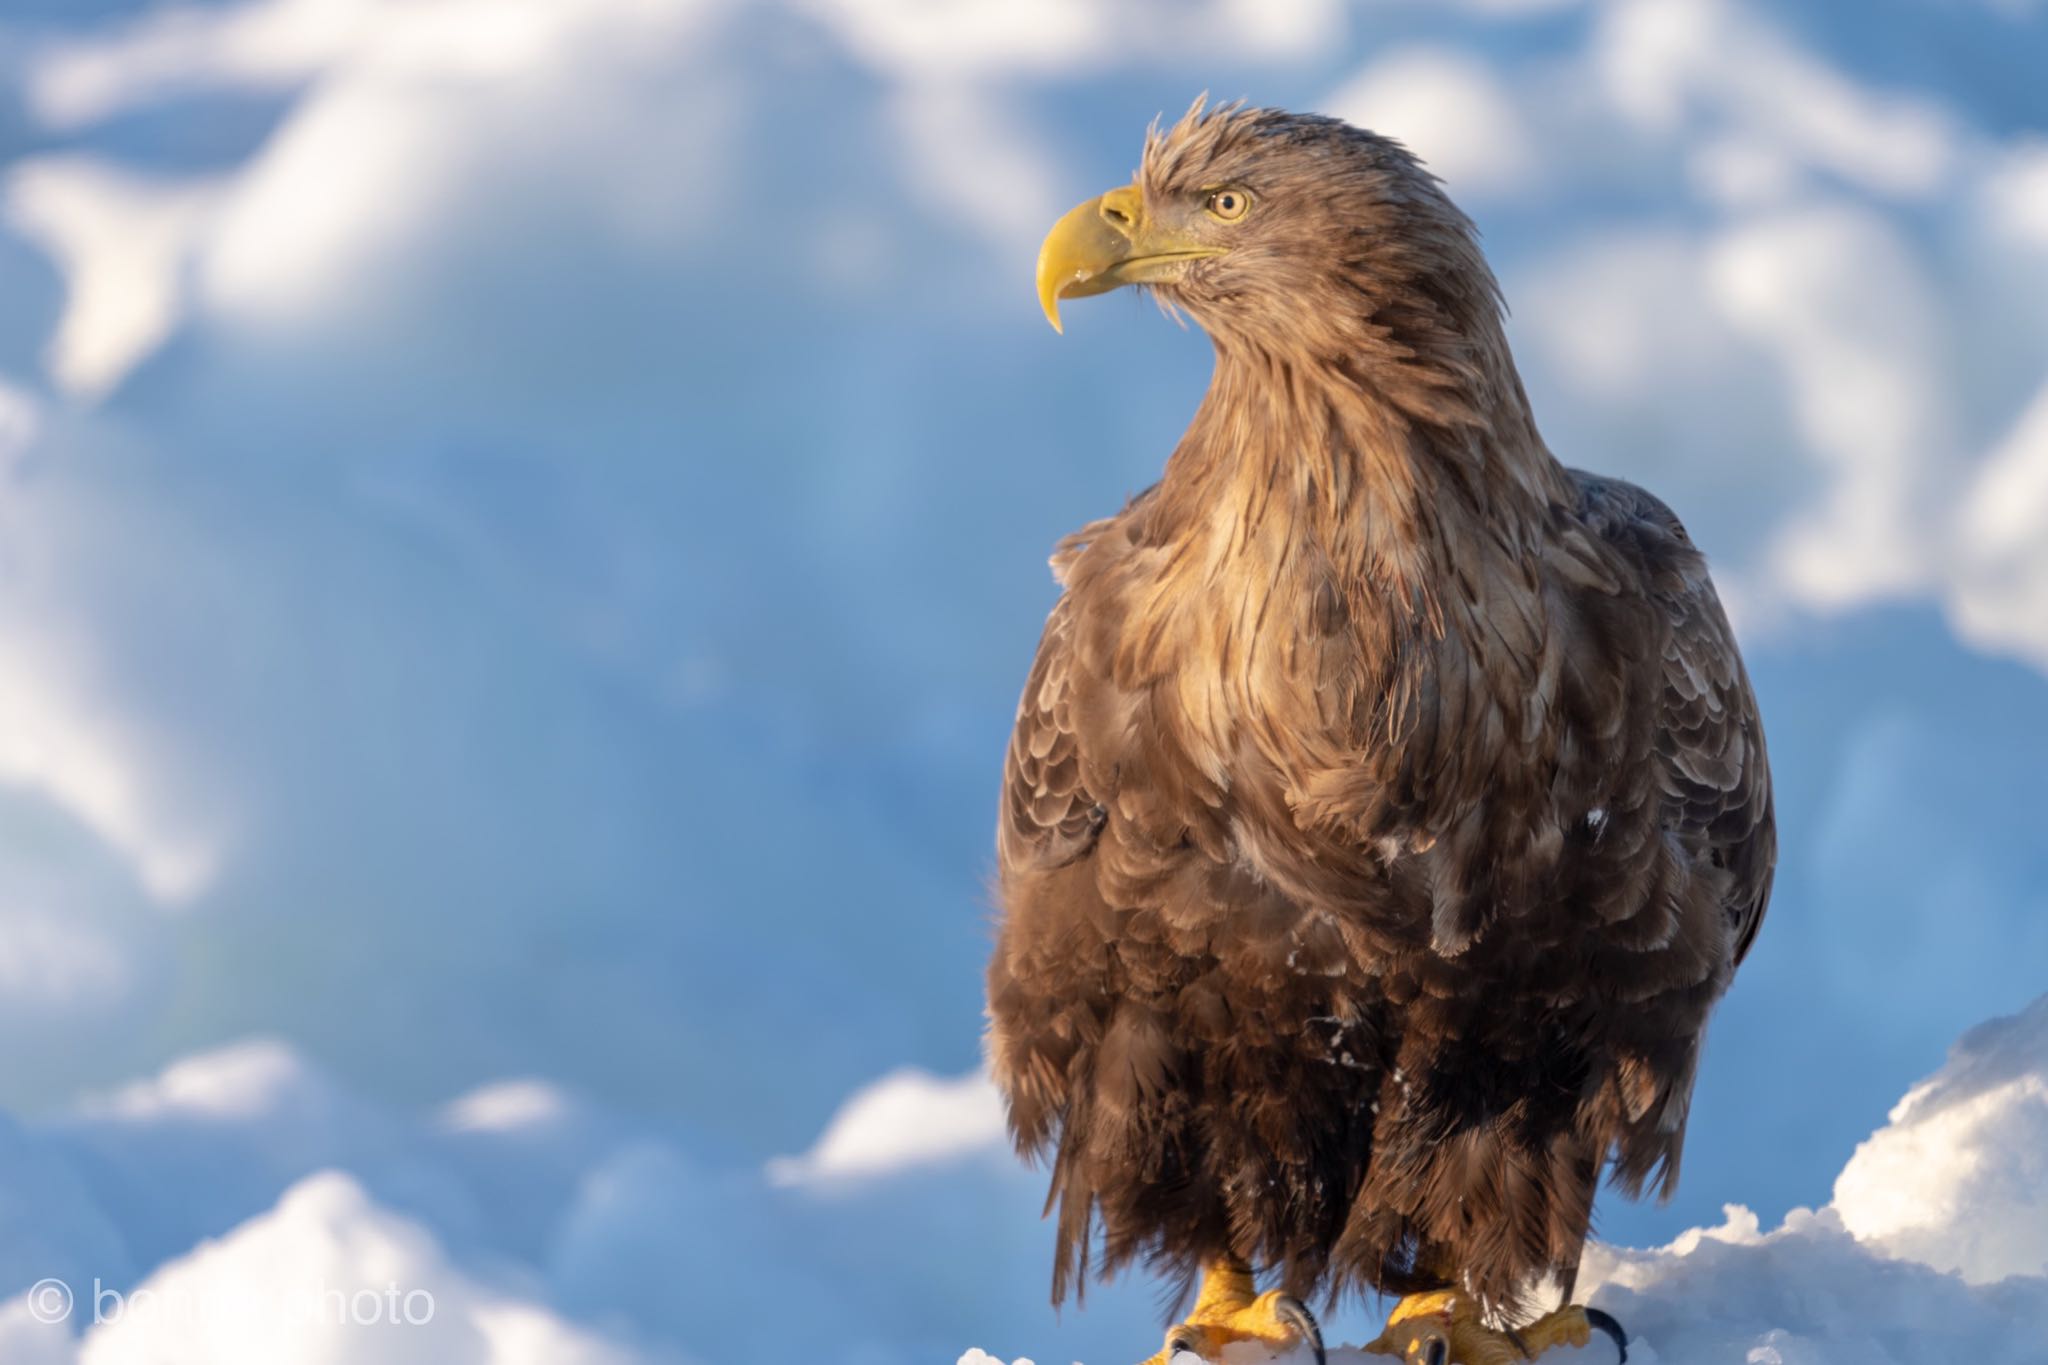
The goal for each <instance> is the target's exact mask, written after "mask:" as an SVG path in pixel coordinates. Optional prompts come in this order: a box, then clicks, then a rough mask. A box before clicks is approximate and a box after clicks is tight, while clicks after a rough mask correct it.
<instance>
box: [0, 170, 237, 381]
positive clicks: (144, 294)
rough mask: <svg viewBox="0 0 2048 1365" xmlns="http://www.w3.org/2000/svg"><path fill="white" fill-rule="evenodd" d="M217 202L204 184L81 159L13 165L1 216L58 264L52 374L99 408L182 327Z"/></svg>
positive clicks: (214, 192) (1, 201)
mask: <svg viewBox="0 0 2048 1365" xmlns="http://www.w3.org/2000/svg"><path fill="white" fill-rule="evenodd" d="M218 196H219V188H218V186H216V185H214V184H212V183H211V182H208V181H204V180H198V181H193V180H185V181H179V180H161V179H156V178H153V177H146V176H140V175H136V174H133V173H131V172H128V171H124V170H121V169H120V168H118V167H116V166H113V165H111V164H109V163H106V162H103V161H99V160H95V159H91V158H86V157H77V156H56V157H48V158H43V159H40V160H34V161H27V162H21V163H17V164H16V165H15V166H14V168H13V169H12V170H11V171H10V172H9V173H8V175H7V179H6V183H5V187H4V195H0V215H4V217H5V219H6V221H7V222H8V223H9V224H11V225H12V226H14V227H15V228H17V229H18V230H20V231H21V232H22V233H23V234H24V235H25V236H27V237H28V238H30V239H31V240H32V241H34V242H36V243H37V244H38V245H40V246H41V247H43V249H44V250H46V251H48V252H49V253H50V254H51V255H52V256H53V257H55V258H56V260H57V262H58V264H59V265H60V266H61V268H62V269H63V272H64V284H65V295H66V297H65V304H64V315H63V318H62V320H61V321H60V322H59V323H58V326H57V334H56V336H55V337H54V338H53V339H52V340H51V343H50V346H49V350H48V362H49V366H50V373H51V375H52V376H53V377H54V378H55V379H56V381H57V383H58V384H59V385H61V386H62V387H63V388H65V389H67V390H68V391H70V392H71V393H73V394H76V395H79V396H81V397H86V398H96V397H98V396H100V395H101V394H104V393H106V392H107V391H108V390H110V389H112V388H113V387H114V386H115V385H116V384H118V383H119V382H120V381H121V378H122V377H123V376H124V375H126V374H127V373H128V371H129V370H130V369H131V368H133V366H134V365H135V364H136V363H137V362H138V361H140V360H142V359H144V358H145V357H146V356H148V355H149V353H150V352H152V351H154V350H155V349H156V348H157V346H158V345H160V344H161V343H162V342H163V340H164V338H166V337H167V336H169V335H170V333H171V330H172V328H173V327H175V326H176V325H177V323H178V321H179V318H180V315H181V312H182V295H183V292H184V273H185V268H186V264H187V259H188V257H189V254H190V252H191V250H192V247H193V244H194V243H195V242H196V241H197V240H198V238H199V236H200V234H201V233H202V232H203V231H204V230H205V227H206V224H207V221H208V218H209V216H210V215H211V213H212V211H213V207H214V204H215V202H216V200H217V198H218Z"/></svg>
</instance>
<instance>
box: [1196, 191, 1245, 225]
mask: <svg viewBox="0 0 2048 1365" xmlns="http://www.w3.org/2000/svg"><path fill="white" fill-rule="evenodd" d="M1251 206H1252V197H1251V196H1250V195H1249V194H1246V193H1245V192H1244V191H1243V190H1240V189H1230V188H1226V189H1220V190H1210V191H1209V200H1208V202H1207V203H1206V204H1205V205H1203V207H1205V208H1207V209H1208V210H1209V216H1210V217H1212V218H1216V219H1219V220H1221V221H1222V222H1225V223H1234V222H1236V221H1237V220H1238V219H1240V218H1242V217H1244V216H1245V213H1246V212H1247V211H1249V210H1250V208H1251Z"/></svg>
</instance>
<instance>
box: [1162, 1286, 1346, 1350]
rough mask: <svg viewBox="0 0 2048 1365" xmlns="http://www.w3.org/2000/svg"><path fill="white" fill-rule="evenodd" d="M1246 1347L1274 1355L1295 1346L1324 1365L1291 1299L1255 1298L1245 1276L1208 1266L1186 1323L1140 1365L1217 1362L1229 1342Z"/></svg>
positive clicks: (1274, 1294)
mask: <svg viewBox="0 0 2048 1365" xmlns="http://www.w3.org/2000/svg"><path fill="white" fill-rule="evenodd" d="M1237 1341H1250V1342H1257V1343H1259V1344H1261V1345H1264V1346H1267V1347H1269V1348H1270V1349H1271V1350H1272V1351H1273V1352H1274V1353H1275V1354H1279V1353H1282V1352H1285V1351H1287V1350H1289V1349H1291V1348H1293V1347H1295V1346H1297V1345H1300V1346H1306V1347H1308V1349H1309V1351H1310V1352H1311V1353H1312V1354H1313V1355H1314V1356H1315V1360H1316V1365H1324V1357H1323V1334H1322V1332H1321V1331H1320V1330H1319V1329H1318V1328H1317V1327H1316V1320H1315V1315H1314V1314H1312V1313H1310V1312H1309V1311H1308V1309H1307V1308H1306V1307H1304V1306H1303V1304H1302V1302H1301V1300H1300V1299H1297V1298H1295V1297H1294V1296H1293V1295H1292V1294H1283V1293H1281V1292H1280V1291H1279V1290H1277V1289H1272V1290H1268V1291H1267V1292H1265V1293H1263V1294H1260V1293H1258V1292H1257V1291H1256V1290H1255V1289H1254V1288H1253V1285H1252V1276H1251V1271H1249V1270H1247V1269H1245V1268H1244V1267H1243V1266H1240V1265H1231V1264H1218V1265H1212V1266H1210V1267H1209V1268H1208V1269H1207V1270H1205V1271H1203V1272H1202V1290H1201V1293H1199V1294H1197V1295H1196V1296H1195V1308H1194V1311H1193V1312H1192V1313H1189V1314H1188V1318H1187V1321H1186V1322H1183V1323H1180V1324H1178V1325H1177V1326H1175V1327H1173V1328H1171V1329H1169V1330H1168V1331H1167V1333H1166V1344H1165V1345H1164V1346H1162V1347H1160V1348H1159V1352H1158V1354H1156V1355H1154V1356H1152V1357H1151V1359H1149V1360H1147V1361H1146V1362H1145V1365H1192V1361H1191V1360H1190V1357H1192V1358H1193V1361H1210V1362H1216V1361H1221V1360H1222V1359H1223V1348H1224V1347H1226V1346H1228V1345H1230V1344H1231V1343H1232V1342H1237Z"/></svg>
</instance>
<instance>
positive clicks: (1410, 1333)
mask: <svg viewBox="0 0 2048 1365" xmlns="http://www.w3.org/2000/svg"><path fill="white" fill-rule="evenodd" d="M1595 1326H1598V1327H1599V1328H1600V1329H1601V1330H1602V1331H1604V1332H1606V1333H1607V1334H1608V1335H1609V1336H1611V1337H1613V1338H1614V1344H1615V1346H1616V1347H1617V1348H1619V1349H1620V1351H1621V1359H1622V1360H1624V1361H1625V1360H1627V1359H1628V1345H1627V1341H1626V1339H1625V1338H1624V1337H1623V1336H1622V1333H1621V1327H1620V1325H1619V1324H1617V1323H1616V1322H1615V1321H1614V1319H1613V1318H1610V1317H1608V1316H1607V1315H1606V1314H1605V1313H1602V1312H1600V1310H1598V1309H1597V1308H1596V1309H1592V1310H1590V1314H1589V1310H1587V1309H1585V1308H1581V1307H1579V1306H1577V1305H1575V1304H1573V1305H1567V1306H1566V1307H1563V1308H1559V1309H1556V1310H1555V1311H1553V1312H1549V1313H1546V1314H1544V1315H1543V1316H1542V1317H1540V1318H1538V1319H1536V1321H1534V1322H1532V1323H1530V1324H1529V1325H1528V1326H1526V1327H1522V1328H1519V1329H1515V1330H1502V1329H1499V1328H1494V1327H1489V1326H1488V1325H1487V1324H1486V1315H1485V1313H1484V1312H1483V1311H1481V1309H1480V1307H1479V1305H1478V1304H1477V1303H1476V1302H1475V1301H1473V1300H1472V1299H1470V1298H1467V1297H1466V1296H1465V1295H1463V1294H1460V1293H1458V1292H1457V1291H1456V1290H1450V1289H1439V1290H1435V1291H1432V1292H1431V1293H1427V1294H1410V1295H1409V1296H1408V1297H1407V1298H1405V1299H1402V1300H1401V1302H1399V1303H1397V1304H1395V1305H1394V1311H1393V1312H1392V1313H1391V1314H1389V1315H1388V1317H1387V1330H1386V1331H1384V1332H1382V1333H1380V1335H1379V1337H1378V1338H1377V1339H1376V1340H1374V1341H1372V1342H1371V1343H1369V1344H1368V1345H1367V1346H1366V1348H1365V1349H1366V1350H1368V1351H1372V1352H1376V1353H1378V1354H1380V1355H1390V1356H1399V1357H1400V1358H1401V1359H1402V1361H1403V1362H1405V1365H1520V1362H1524V1361H1529V1360H1534V1359H1535V1358H1536V1357H1538V1356H1540V1355H1542V1354H1543V1353H1544V1352H1545V1351H1548V1350H1550V1349H1551V1348H1552V1347H1555V1346H1584V1345H1585V1344H1586V1343H1587V1342H1588V1341H1590V1340H1591V1339H1592V1336H1593V1328H1594V1327H1595Z"/></svg>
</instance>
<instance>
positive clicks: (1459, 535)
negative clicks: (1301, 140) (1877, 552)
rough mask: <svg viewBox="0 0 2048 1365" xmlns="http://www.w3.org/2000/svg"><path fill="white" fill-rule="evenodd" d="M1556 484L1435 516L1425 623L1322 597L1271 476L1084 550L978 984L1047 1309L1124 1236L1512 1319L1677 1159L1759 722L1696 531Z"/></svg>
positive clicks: (1737, 896) (1077, 546)
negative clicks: (1496, 510)
mask: <svg viewBox="0 0 2048 1365" xmlns="http://www.w3.org/2000/svg"><path fill="white" fill-rule="evenodd" d="M1546 458H1547V457H1546ZM1557 486H1558V487H1559V488H1560V489H1561V490H1563V491H1562V492H1561V493H1560V494H1559V495H1557V496H1556V497H1554V498H1553V499H1552V500H1551V501H1550V504H1549V506H1548V508H1547V510H1546V512H1545V513H1544V514H1543V515H1540V516H1536V517H1533V518H1531V519H1529V520H1528V522H1527V524H1525V525H1521V526H1518V527H1517V528H1516V529H1515V530H1514V532H1513V533H1512V534H1503V533H1501V531H1500V530H1499V529H1498V527H1495V526H1483V527H1482V524H1481V523H1478V522H1474V523H1472V525H1473V526H1474V527H1475V528H1476V529H1471V530H1464V529H1461V525H1462V523H1460V522H1459V521H1458V519H1456V518H1454V517H1447V518H1446V519H1445V523H1444V525H1442V526H1440V527H1437V528H1434V530H1435V531H1436V532H1437V541H1438V542H1439V558H1438V560H1436V561H1433V562H1432V564H1431V565H1430V566H1428V567H1429V568H1430V569H1431V573H1430V576H1429V581H1428V586H1429V591H1428V593H1427V595H1426V598H1404V599H1401V600H1388V599H1389V587H1388V585H1387V584H1386V583H1379V582H1372V581H1363V582H1360V581H1340V580H1339V579H1338V578H1337V577H1336V576H1335V575H1334V574H1333V571H1332V562H1333V555H1332V554H1330V553H1325V551H1326V550H1327V549H1328V548H1329V547H1328V546H1326V545H1325V544H1324V543H1322V541H1320V540H1319V539H1318V538H1317V537H1316V536H1314V535H1311V534H1307V533H1306V532H1305V530H1304V527H1303V525H1302V524H1301V523H1300V521H1299V520H1297V519H1292V518H1290V517H1288V516H1285V515H1280V514H1277V513H1273V512H1271V511H1270V509H1269V508H1268V501H1270V500H1267V501H1262V500H1261V499H1260V498H1259V497H1258V496H1256V490H1253V492H1252V493H1249V494H1247V495H1245V496H1224V495H1223V492H1222V490H1218V489H1214V488H1211V489H1190V490H1185V495H1184V496H1182V495H1177V490H1175V489H1173V488H1169V487H1165V486H1162V488H1160V489H1155V490H1153V491H1152V492H1150V493H1148V494H1146V495H1143V496H1141V497H1140V498H1139V499H1137V500H1135V501H1134V502H1133V503H1132V504H1131V505H1130V506H1129V507H1127V508H1126V509H1125V510H1124V512H1123V513H1122V514H1120V515H1119V516H1117V517H1113V518H1109V519H1107V520H1105V521H1102V522H1098V523H1095V524H1094V525H1092V526H1090V527H1088V528H1085V529H1084V531H1082V532H1080V533H1077V535H1076V536H1075V537H1071V538H1070V539H1069V541H1068V542H1066V543H1064V544H1063V546H1062V549H1061V553H1060V555H1059V556H1058V557H1056V560H1055V566H1056V569H1057V570H1058V571H1059V573H1060V575H1061V578H1062V581H1063V582H1064V583H1065V585H1066V592H1065V594H1064V596H1063V597H1062V598H1061V599H1060V601H1059V602H1058V604H1057V605H1056V606H1055V608H1054V609H1053V612H1052V614H1051V616H1050V618H1049V620H1048V622H1047V625H1046V629H1045V633H1044V636H1043V638H1042V640H1041V643H1040V646H1039V651H1038V655H1037V657H1036V659H1035V660H1034V663H1033V666H1032V670H1031V674H1030V676H1029V679H1028V680H1027V683H1026V687H1025V691H1024V696H1023V698H1022V701H1021V703H1020V706H1019V710H1018V721H1017V727H1016V731H1015V734H1014V737H1013V740H1012V743H1011V748H1010V753H1009V761H1008V764H1007V771H1006V779H1005V791H1004V797H1003V809H1002V812H1001V817H1000V821H999V829H998V859H999V878H998V882H999V885H998V890H999V895H1000V899H1001V905H1002V910H1003V919H1002V923H1001V929H1000V939H999V943H998V945H997V950H996V953H995V955H994V957H993V960H992V962H991V964H990V968H989V1011H990V1020H991V1028H990V1053H991V1060H992V1065H993V1067H994V1070H995V1073H996V1076H997V1079H998V1081H999V1083H1000V1084H1001V1086H1002V1088H1003V1090H1004V1092H1005V1094H1006V1096H1007V1098H1008V1101H1009V1105H1010V1119H1011V1124H1012V1128H1013V1131H1014V1134H1015V1136H1016V1139H1017V1142H1018V1144H1019V1146H1020V1147H1021V1148H1022V1149H1024V1150H1026V1151H1028V1152H1032V1153H1034V1154H1036V1153H1046V1152H1050V1153H1051V1154H1052V1190H1051V1201H1052V1202H1056V1203H1057V1204H1058V1206H1059V1230H1058V1239H1059V1252H1058V1257H1057V1263H1056V1271H1055V1285H1054V1292H1055V1297H1058V1296H1060V1295H1061V1294H1063V1293H1064V1291H1065V1289H1066V1288H1067V1287H1068V1285H1069V1284H1070V1283H1071V1282H1073V1281H1074V1278H1075V1276H1076V1275H1077V1274H1081V1275H1085V1272H1086V1270H1087V1260H1088V1256H1089V1251H1090V1244H1091V1231H1092V1230H1093V1229H1095V1228H1099V1230H1100V1233H1101V1248H1102V1253H1103V1258H1104V1262H1105V1265H1104V1268H1105V1269H1108V1268H1113V1267H1114V1266H1116V1265H1118V1264H1121V1263H1123V1262H1126V1261H1128V1260H1130V1259H1132V1258H1134V1257H1146V1258H1149V1259H1151V1260H1152V1261H1153V1262H1154V1263H1155V1264H1157V1265H1158V1266H1159V1268H1161V1269H1164V1270H1167V1271H1169V1272H1176V1273H1179V1274H1181V1275H1183V1276H1189V1275H1192V1273H1193V1272H1194V1271H1195V1269H1196V1268H1197V1267H1198V1266H1199V1265H1200V1264H1202V1263H1203V1262H1204V1261H1205V1260H1208V1259H1213V1258H1215V1257H1217V1256H1220V1255H1225V1254H1229V1255H1235V1256H1238V1257H1241V1258H1244V1259H1246V1260H1250V1261H1253V1262H1256V1263H1261V1264H1267V1265H1273V1266H1277V1267H1278V1268H1279V1269H1280V1270H1281V1271H1282V1274H1283V1277H1284V1279H1285V1282H1286V1283H1287V1285H1288V1287H1289V1288H1291V1289H1292V1290H1294V1291H1295V1292H1297V1293H1300V1294H1304V1295H1306V1294H1309V1293H1312V1292H1314V1291H1316V1290H1317V1289H1326V1290H1328V1291H1329V1292H1331V1293H1333V1294H1334V1293H1337V1292H1340V1291H1342V1290H1344V1289H1346V1288H1353V1287H1363V1286H1375V1287H1381V1288H1403V1287H1411V1286H1414V1285H1417V1284H1421V1283H1426V1282H1429V1281H1432V1280H1434V1279H1436V1278H1437V1277H1439V1276H1441V1275H1442V1274H1444V1273H1445V1272H1446V1271H1448V1269H1449V1268H1451V1267H1455V1268H1456V1270H1457V1272H1458V1273H1459V1274H1460V1275H1462V1276H1465V1277H1466V1278H1467V1279H1468V1282H1469V1283H1470V1284H1471V1286H1472V1287H1473V1288H1474V1289H1476V1290H1478V1291H1479V1292H1480V1293H1481V1294H1482V1295H1484V1296H1486V1297H1488V1298H1489V1299H1492V1300H1493V1301H1495V1302H1503V1303H1504V1302H1509V1301H1511V1300H1512V1299H1513V1298H1514V1297H1515V1296H1516V1295H1517V1294H1518V1293H1519V1292H1520V1291H1521V1290H1523V1289H1524V1288H1526V1287H1527V1285H1528V1283H1529V1282H1530V1280H1531V1279H1532V1278H1533V1277H1536V1276H1540V1275H1542V1274H1545V1273H1559V1274H1563V1275H1566V1276H1569V1275H1570V1274H1571V1273H1572V1270H1573V1268H1574V1267H1575V1266H1576V1264H1577V1260H1578V1256H1579V1253H1580V1248H1581V1246H1582V1245H1583V1242H1584V1238H1585V1235H1586V1229H1587V1224H1588V1221H1589V1218H1590V1212H1591V1205H1592V1197H1593V1190H1594V1186H1595V1184H1596V1182H1597V1179H1598V1176H1599V1174H1600V1171H1601V1169H1602V1167H1603V1166H1604V1165H1605V1164H1607V1163H1608V1162H1610V1161H1611V1162H1612V1163H1613V1167H1614V1170H1615V1172H1616V1175H1617V1178H1618V1179H1619V1180H1620V1181H1621V1182H1622V1183H1623V1184H1624V1185H1625V1186H1627V1187H1629V1188H1630V1189H1631V1190H1634V1189H1636V1188H1639V1187H1640V1186H1641V1185H1642V1184H1643V1183H1644V1182H1645V1181H1647V1180H1650V1179H1652V1178H1653V1177H1655V1176H1657V1175H1658V1174H1659V1173H1660V1172H1661V1173H1662V1175H1663V1178H1664V1179H1666V1180H1667V1181H1668V1180H1669V1179H1671V1178H1672V1177H1673V1176H1674V1175H1675V1172H1676V1167H1677V1162H1678V1156H1679V1151H1680V1146H1681V1143H1682V1139H1683V1134H1684V1126H1685V1116H1686V1106H1687V1103H1688V1100H1689V1097H1690V1093H1691V1087H1692V1077H1693V1070H1694V1065H1695V1062H1696V1059H1697V1056H1698V1049H1699V1044H1700V1038H1701V1033H1702V1030H1703V1028H1704V1025H1705V1021H1706V1016H1707V1013H1708V1011H1709V1009H1710V1007H1711V1005H1712V1003H1713V1002H1714V1000H1715V999H1716V998H1717V997H1718V996H1719V995H1720V993H1721V992H1722V990H1724V989H1725V987H1726V985H1727V982H1728V979H1729V977H1730V974H1731V973H1732V971H1733V969H1734V966H1735V963H1736V962H1737V961H1738V960H1739V959H1740V957H1741V955H1742V953H1743V952H1744V951H1746V949H1747V947H1748V944H1749V942H1750V939H1751V937H1752V936H1753V935H1754V932H1755V928H1756V924H1757V921H1758V920H1759V919H1760V918H1761V915H1762V912H1763V907H1764V904H1765V901H1766V899H1767V896H1768V891H1769V881H1770V868H1771V864H1772V858H1773V851H1774V845H1773V833H1772V821H1771V805H1770V790H1769V778H1768V772H1767V767H1766V763H1765V758H1764V751H1763V741H1762V732H1761V728H1760V725H1759V723H1758V720H1757V714H1756V707H1755V703H1754V700H1753V698H1752V697H1751V694H1750V689H1749V684H1748V680H1747V678H1746V677H1745V676H1744V674H1743V671H1742V665H1741V661H1740V658H1739V656H1738V655H1737V653H1736V651H1735V647H1734V644H1733V640H1732V638H1731V635H1730V632H1729V630H1728V626H1727V623H1726V620H1725V617H1724V616H1723V614H1722V612H1721V609H1720V607H1719V604H1718V602H1717V601H1716V600H1715V597H1714V593H1713V589H1712V586H1711V584H1710V582H1709V581H1708V578H1707V575H1706V571H1705V568H1704V565H1703V563H1702V561H1701V559H1700V556H1699V554H1698V552H1697V551H1696V550H1695V549H1694V548H1693V546H1692V545H1691V543H1690V541H1689V540H1688V539H1687V538H1686V536H1685V533H1684V531H1683V529H1682V528H1681V527H1680V526H1679V525H1678V522H1677V520H1676V518H1674V517H1672V516H1671V514H1670V512H1669V511H1668V510H1667V509H1665V508H1663V506H1662V504H1660V503H1657V502H1656V500H1655V499H1653V498H1651V497H1650V496H1649V495H1648V494H1646V493H1643V492H1642V491H1641V490H1638V489H1635V488H1633V487H1631V486H1630V485H1627V484H1623V483H1620V482H1618V481H1613V480H1603V479H1598V478H1594V477H1592V476H1588V475H1579V474H1572V475H1569V476H1565V475H1564V474H1563V472H1562V471H1559V478H1558V480H1557ZM1261 509H1266V510H1263V511H1262V510H1261ZM1546 518H1547V519H1546Z"/></svg>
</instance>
